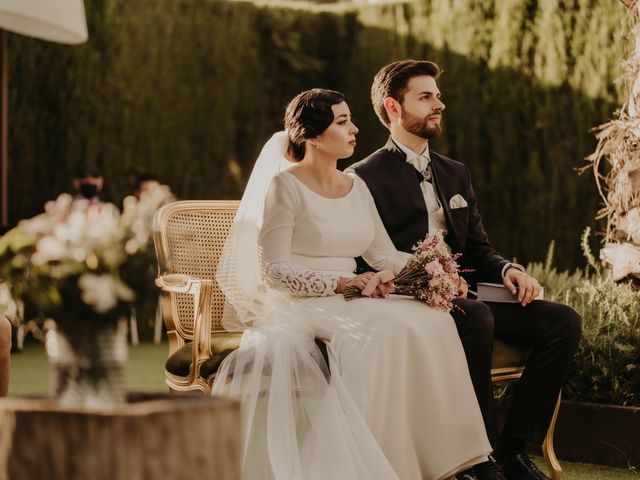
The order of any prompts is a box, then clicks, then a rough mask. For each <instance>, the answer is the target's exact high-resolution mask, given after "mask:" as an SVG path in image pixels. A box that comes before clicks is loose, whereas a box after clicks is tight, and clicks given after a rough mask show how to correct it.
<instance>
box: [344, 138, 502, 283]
mask: <svg viewBox="0 0 640 480" xmlns="http://www.w3.org/2000/svg"><path fill="white" fill-rule="evenodd" d="M429 156H430V158H431V170H432V172H433V178H434V186H435V190H436V193H437V195H438V199H439V200H440V203H441V204H442V207H443V209H444V216H445V218H446V222H447V232H448V233H447V236H446V238H445V240H446V242H447V243H448V244H449V246H450V247H451V250H452V251H453V252H454V253H461V254H462V257H461V258H460V260H459V264H460V266H461V268H473V269H474V270H475V271H474V272H473V273H472V274H470V275H469V274H467V275H465V277H466V278H467V281H468V282H469V283H470V284H471V285H474V284H475V283H476V282H477V281H485V282H497V283H502V275H501V272H502V269H503V267H504V265H505V264H507V263H509V262H508V261H507V260H505V259H504V258H502V257H501V256H500V255H498V253H497V252H496V251H495V250H494V249H493V247H492V246H491V245H490V243H489V238H488V236H487V233H486V232H485V230H484V227H483V226H482V218H481V217H480V213H479V212H478V205H477V202H476V195H475V193H474V191H473V187H472V186H471V179H470V177H469V171H468V170H467V167H466V166H465V165H464V164H462V163H460V162H456V161H455V160H452V159H450V158H447V157H445V156H444V155H440V154H438V153H436V152H434V151H433V150H430V151H429ZM350 169H353V170H354V171H355V172H356V174H357V175H358V176H359V177H360V178H362V179H363V180H364V181H365V183H366V184H367V186H368V187H369V190H370V191H371V195H372V196H373V199H374V201H375V203H376V207H377V208H378V212H379V213H380V217H381V218H382V222H383V223H384V225H385V227H386V229H387V232H388V233H389V236H390V237H391V240H392V241H393V243H394V245H395V246H396V248H397V249H398V250H402V251H405V252H411V249H412V247H413V246H414V245H415V244H416V243H417V242H419V241H420V240H422V239H423V238H424V237H425V235H426V234H427V231H428V229H429V222H428V216H427V207H426V205H425V202H424V196H423V194H422V190H421V189H420V182H421V176H420V175H419V173H418V172H417V171H416V169H415V168H414V167H413V166H412V165H411V164H409V163H407V161H406V155H405V153H404V152H403V151H402V150H400V149H399V148H398V146H397V145H396V144H395V143H394V142H393V140H391V138H389V141H388V142H387V144H386V145H385V146H384V147H382V148H381V149H380V150H377V151H376V152H374V153H373V154H371V155H370V156H368V157H367V158H365V159H364V160H362V161H360V162H358V163H355V164H353V165H351V167H350ZM456 194H459V195H461V196H462V197H463V198H464V199H465V200H466V201H467V204H468V205H467V207H463V208H456V209H451V208H450V206H449V201H450V199H451V197H453V196H454V195H456Z"/></svg>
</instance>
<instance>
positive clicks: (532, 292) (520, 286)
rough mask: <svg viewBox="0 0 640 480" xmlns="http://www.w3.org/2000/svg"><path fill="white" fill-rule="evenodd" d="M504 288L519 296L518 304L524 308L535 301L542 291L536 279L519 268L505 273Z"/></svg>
mask: <svg viewBox="0 0 640 480" xmlns="http://www.w3.org/2000/svg"><path fill="white" fill-rule="evenodd" d="M504 286H505V287H506V288H507V290H509V291H510V292H511V293H513V294H514V295H517V296H518V302H520V304H521V305H522V306H523V307H524V306H525V305H528V304H529V303H531V302H532V301H533V300H535V298H536V297H537V296H538V295H539V294H540V291H541V290H542V287H541V286H540V284H539V283H538V281H537V280H536V279H535V278H533V277H532V276H531V275H527V274H526V273H525V272H523V271H521V270H518V269H517V268H508V269H507V271H506V272H505V273H504Z"/></svg>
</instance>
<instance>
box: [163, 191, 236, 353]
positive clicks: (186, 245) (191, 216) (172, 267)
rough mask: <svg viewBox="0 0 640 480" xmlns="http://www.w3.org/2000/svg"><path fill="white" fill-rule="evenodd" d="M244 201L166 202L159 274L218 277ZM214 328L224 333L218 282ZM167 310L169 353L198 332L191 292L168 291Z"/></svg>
mask: <svg viewBox="0 0 640 480" xmlns="http://www.w3.org/2000/svg"><path fill="white" fill-rule="evenodd" d="M238 205H239V202H238V201H232V200H189V201H179V202H173V203H170V204H168V205H165V206H164V207H162V208H161V209H160V210H159V211H158V212H157V213H156V216H155V218H154V241H155V245H156V253H157V256H158V274H159V276H161V275H166V274H185V275H189V276H192V277H195V278H198V279H209V280H215V275H216V268H217V266H218V260H219V258H220V253H221V252H222V248H223V246H224V243H225V240H226V238H227V234H228V233H229V229H230V228H231V224H232V223H233V218H234V216H235V213H236V210H237V209H238ZM213 283H214V284H213V292H212V297H211V303H210V314H211V327H212V332H223V331H224V328H223V326H222V323H221V319H222V311H223V308H224V296H223V294H222V292H221V291H220V288H219V287H218V285H217V283H215V281H214V282H213ZM162 307H163V308H162V310H163V316H164V320H165V325H166V326H167V331H168V334H169V341H170V352H169V353H170V354H172V353H174V352H175V351H176V350H177V349H178V348H180V347H182V346H183V345H184V344H185V342H186V341H191V340H193V336H194V299H193V295H189V294H187V293H175V292H163V293H162Z"/></svg>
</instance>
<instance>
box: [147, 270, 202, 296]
mask: <svg viewBox="0 0 640 480" xmlns="http://www.w3.org/2000/svg"><path fill="white" fill-rule="evenodd" d="M202 281H203V280H201V279H199V278H195V277H192V276H191V275H184V274H182V273H169V274H167V275H160V276H159V277H158V278H156V286H157V287H158V288H160V289H161V290H163V291H165V292H175V293H189V294H195V293H196V291H195V290H196V289H197V287H199V286H200V284H201V282H202ZM204 281H205V282H206V281H207V280H204Z"/></svg>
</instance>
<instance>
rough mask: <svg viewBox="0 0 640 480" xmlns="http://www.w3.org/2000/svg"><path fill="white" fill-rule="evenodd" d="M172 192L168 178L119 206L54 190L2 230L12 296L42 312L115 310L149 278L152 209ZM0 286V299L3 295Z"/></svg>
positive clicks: (2, 257) (2, 261)
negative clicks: (41, 205)
mask: <svg viewBox="0 0 640 480" xmlns="http://www.w3.org/2000/svg"><path fill="white" fill-rule="evenodd" d="M173 200H174V196H173V195H172V193H171V191H170V190H169V188H168V187H166V186H159V187H156V188H154V189H152V190H150V191H148V192H144V193H143V194H142V195H141V197H140V199H139V200H138V199H136V198H135V197H127V198H125V200H124V203H123V211H122V213H120V212H119V210H118V209H117V207H116V206H115V205H113V204H110V203H104V204H100V205H95V204H90V203H89V202H88V201H86V200H83V199H73V198H72V197H71V196H70V195H68V194H62V195H60V196H59V197H58V198H57V199H56V200H55V201H50V202H48V203H47V204H46V205H45V211H44V213H42V214H40V215H38V216H36V217H34V218H31V219H28V220H23V221H21V222H20V223H19V224H18V226H17V227H16V228H14V229H13V230H11V231H9V232H8V233H7V234H6V235H5V236H4V237H2V238H0V277H1V278H3V279H6V280H8V281H9V282H10V284H11V290H12V292H11V293H12V296H13V297H14V298H18V299H25V300H26V301H30V302H32V303H33V305H34V306H35V307H36V308H37V309H38V310H39V311H40V312H42V313H44V314H45V315H46V316H51V317H53V318H55V319H56V320H58V321H60V320H64V319H61V318H58V317H61V316H64V317H67V318H76V317H78V318H82V317H86V316H90V315H91V312H95V314H100V315H105V316H112V317H114V316H117V315H120V314H122V313H123V312H126V309H127V308H129V305H130V304H131V302H133V301H134V300H135V297H136V294H135V292H136V289H137V286H139V285H141V284H142V282H146V281H149V279H147V278H146V276H145V275H144V274H143V272H144V271H145V270H146V271H148V270H149V268H148V267H149V263H150V262H151V261H152V259H150V258H151V257H150V255H149V254H148V253H149V249H150V248H151V246H150V239H151V235H152V219H153V214H154V212H155V211H156V210H157V209H158V208H159V207H160V206H162V205H163V204H165V203H168V202H170V201H173ZM2 298H3V297H2V290H0V301H1V299H2ZM5 315H6V314H5Z"/></svg>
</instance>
